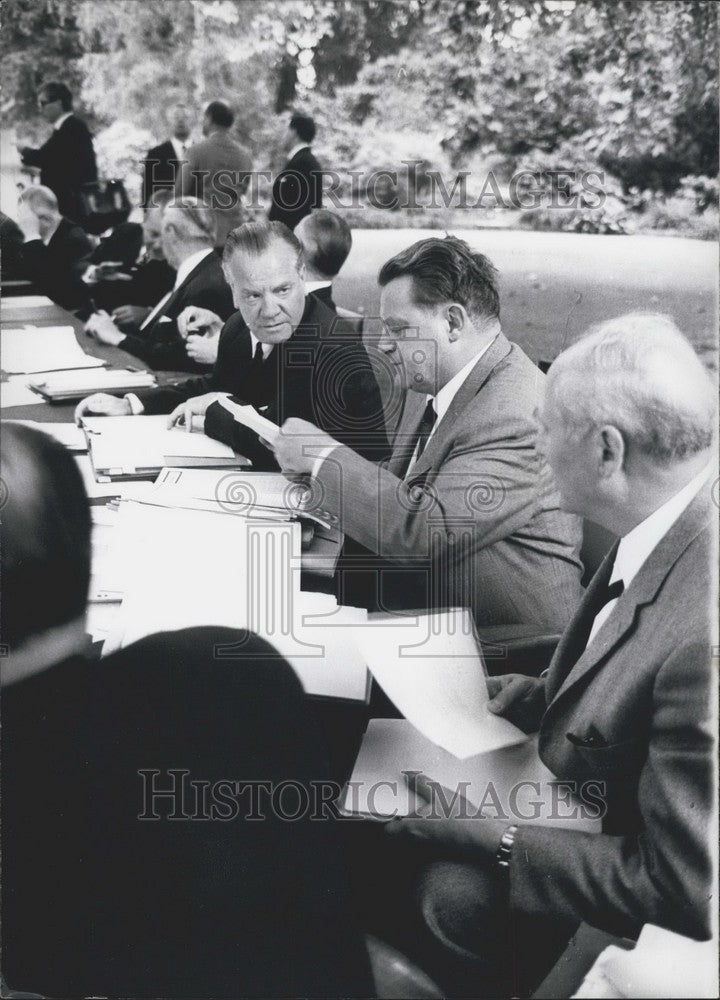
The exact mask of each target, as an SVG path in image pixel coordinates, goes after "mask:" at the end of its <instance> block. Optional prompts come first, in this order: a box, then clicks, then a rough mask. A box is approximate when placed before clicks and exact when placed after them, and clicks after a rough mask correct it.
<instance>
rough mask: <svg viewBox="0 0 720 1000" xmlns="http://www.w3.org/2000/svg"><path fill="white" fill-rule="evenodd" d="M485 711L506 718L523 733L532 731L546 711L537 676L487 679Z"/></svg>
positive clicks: (539, 679) (543, 693)
mask: <svg viewBox="0 0 720 1000" xmlns="http://www.w3.org/2000/svg"><path fill="white" fill-rule="evenodd" d="M487 688H488V694H489V696H490V700H489V701H488V704H487V707H488V711H489V712H492V713H493V715H500V716H502V717H503V718H505V719H508V720H509V721H510V722H512V723H513V725H515V726H517V727H518V728H519V729H522V731H523V732H525V733H531V732H535V731H536V730H537V729H538V728H539V726H540V720H541V718H542V714H543V712H544V711H545V683H544V681H543V680H542V679H541V678H539V677H525V676H524V675H523V674H504V675H503V676H502V677H488V678H487Z"/></svg>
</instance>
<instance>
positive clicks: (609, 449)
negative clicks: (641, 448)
mask: <svg viewBox="0 0 720 1000" xmlns="http://www.w3.org/2000/svg"><path fill="white" fill-rule="evenodd" d="M597 433H598V437H597V440H598V445H599V448H598V452H599V472H600V475H601V476H602V477H603V478H609V477H610V476H613V475H615V474H616V473H617V472H620V471H621V470H622V468H623V466H624V465H625V459H626V457H627V449H626V446H625V439H624V437H623V436H622V433H621V432H620V431H619V430H618V429H617V427H613V426H612V424H606V425H605V426H604V427H600V428H599V430H598V432H597Z"/></svg>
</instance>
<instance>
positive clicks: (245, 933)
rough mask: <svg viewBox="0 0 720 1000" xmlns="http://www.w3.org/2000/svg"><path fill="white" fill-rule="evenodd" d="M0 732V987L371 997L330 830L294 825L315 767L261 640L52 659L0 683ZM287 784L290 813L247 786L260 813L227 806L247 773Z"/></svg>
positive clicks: (190, 638) (241, 790)
mask: <svg viewBox="0 0 720 1000" xmlns="http://www.w3.org/2000/svg"><path fill="white" fill-rule="evenodd" d="M220 649H223V650H225V651H226V653H225V654H224V655H223V657H220V656H218V650H220ZM225 656H227V657H228V658H225ZM0 739H1V741H2V757H3V767H2V797H3V806H4V807H5V808H6V809H7V810H8V813H7V815H8V816H10V815H12V817H13V822H12V823H3V826H2V851H3V893H2V918H3V941H2V947H3V955H2V957H3V975H4V977H5V978H6V980H7V982H8V984H9V985H10V987H11V988H14V989H20V990H22V989H26V990H31V991H33V992H37V993H41V994H42V995H44V996H75V997H80V996H114V997H117V996H132V997H155V996H166V997H200V996H212V997H233V996H271V997H281V996H369V995H370V994H371V991H372V985H371V981H370V979H369V975H368V970H367V957H366V955H365V954H364V951H363V943H362V938H361V937H360V935H359V934H358V933H357V931H356V929H355V928H354V926H353V920H352V915H351V913H350V908H349V904H348V898H347V888H346V876H345V873H344V868H343V864H342V858H341V855H340V847H339V844H338V829H337V826H336V824H335V823H334V822H332V821H325V822H322V821H318V820H317V819H316V818H312V817H313V812H314V801H313V799H311V798H310V795H311V794H312V788H311V787H310V782H311V781H324V780H326V778H327V774H328V770H327V765H326V762H325V759H324V752H323V749H322V747H321V745H320V741H319V739H318V734H317V731H316V729H315V725H314V722H313V713H312V711H311V706H310V705H308V703H307V702H306V700H305V698H304V695H303V691H302V688H301V685H300V683H299V681H298V680H297V678H296V676H295V674H294V672H293V671H292V670H291V668H290V667H289V666H288V664H287V663H285V661H283V660H282V658H281V657H280V656H279V655H278V654H277V653H276V652H275V651H274V650H273V649H272V647H271V646H269V645H268V644H267V643H266V642H264V641H263V640H261V639H259V638H257V637H256V636H252V635H248V634H247V633H241V632H238V631H235V630H230V629H223V628H199V629H187V630H184V631H179V632H173V633H165V634H164V635H158V636H152V637H150V638H147V639H144V640H142V641H140V642H138V643H136V644H134V645H132V646H130V647H128V648H126V649H124V650H122V651H121V652H119V653H116V654H113V655H112V656H109V657H107V658H106V659H104V660H103V661H102V663H101V664H98V663H97V662H95V661H88V660H85V659H83V658H80V657H76V658H72V659H70V660H66V661H65V662H63V663H59V664H56V665H54V666H51V667H49V668H48V669H46V670H44V671H42V672H40V673H38V674H36V675H35V676H30V677H27V678H25V679H23V680H20V681H18V682H16V683H15V684H13V685H10V686H9V687H6V688H3V697H2V729H1V731H0ZM178 771H181V772H182V771H185V772H187V774H186V775H185V776H183V775H182V774H180V775H178V773H177V772H178ZM170 772H174V774H173V773H170ZM287 780H290V781H292V782H293V783H295V787H296V788H298V786H302V787H303V788H305V789H306V793H307V801H308V802H309V803H310V807H309V809H308V810H307V811H306V813H305V815H304V816H302V817H300V818H298V819H296V820H295V821H293V822H289V821H287V820H284V819H281V818H278V817H276V816H275V815H274V814H273V811H272V802H273V801H275V802H278V801H281V800H276V799H272V800H271V798H270V793H269V792H268V794H267V796H266V795H265V794H264V793H260V794H257V789H256V793H255V798H254V801H255V810H256V813H257V812H260V815H261V816H262V818H260V819H255V820H252V821H248V820H247V819H246V818H245V817H246V816H247V814H248V813H249V812H250V811H251V810H252V802H253V799H252V798H251V789H250V788H249V787H247V786H248V783H250V782H261V781H262V782H267V783H269V787H270V789H271V790H272V789H274V788H276V787H277V786H278V785H279V783H280V782H283V781H287ZM175 781H177V784H174V782H175ZM191 782H206V783H207V785H206V792H205V800H204V802H203V800H202V798H201V797H200V795H199V794H197V793H196V791H195V789H196V788H197V787H198V786H193V785H192V784H191ZM218 782H225V786H224V787H223V786H222V785H218V784H217V783H218ZM235 783H239V784H238V785H235ZM173 788H175V789H177V795H176V796H175V797H174V798H172V799H171V798H168V797H165V798H163V797H162V795H161V794H160V795H158V796H157V797H155V798H153V796H152V792H153V791H155V792H162V791H167V790H168V789H173ZM298 794H299V793H298ZM297 801H298V798H297V795H295V796H294V795H293V793H292V792H290V793H288V795H287V797H286V799H285V800H284V801H283V803H282V805H281V808H286V809H287V810H288V812H291V811H293V810H295V809H296V808H297ZM233 803H235V805H234V806H233ZM170 815H175V817H176V818H175V819H172V820H171V819H168V816H170ZM153 816H155V817H156V818H151V817H153ZM28 831H32V836H30V835H29V834H28Z"/></svg>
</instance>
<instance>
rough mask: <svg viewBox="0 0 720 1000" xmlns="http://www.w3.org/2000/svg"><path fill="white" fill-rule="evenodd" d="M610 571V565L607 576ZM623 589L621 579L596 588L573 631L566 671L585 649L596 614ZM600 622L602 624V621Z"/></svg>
mask: <svg viewBox="0 0 720 1000" xmlns="http://www.w3.org/2000/svg"><path fill="white" fill-rule="evenodd" d="M611 573H612V567H610V570H609V573H608V577H609V576H610V574H611ZM624 589H625V585H624V583H623V582H622V580H616V581H615V583H605V584H603V585H602V586H600V587H599V588H598V590H597V592H596V593H595V595H594V597H593V599H592V601H591V602H590V604H589V605H588V606H587V608H586V609H585V615H584V618H583V621H582V622H581V624H580V625H579V627H578V629H577V632H576V633H575V636H574V639H573V643H572V653H570V651H568V661H567V662H568V667H567V670H568V672H569V671H570V670H571V669H572V667H574V666H575V664H576V663H577V661H578V660H579V659H580V657H581V656H582V655H583V653H584V652H585V650H586V649H587V647H588V643H589V642H590V636H591V635H592V632H593V625H594V624H595V620H596V619H597V616H598V615H599V614H600V612H601V611H602V609H603V608H604V607H605V605H607V604H609V603H610V601H615V600H617V598H618V597H620V595H621V594H622V592H623V590H624ZM600 624H602V622H601V623H600ZM595 631H597V629H596V630H595Z"/></svg>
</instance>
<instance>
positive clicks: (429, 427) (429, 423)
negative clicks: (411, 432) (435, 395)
mask: <svg viewBox="0 0 720 1000" xmlns="http://www.w3.org/2000/svg"><path fill="white" fill-rule="evenodd" d="M433 402H434V400H433V399H430V400H428V404H427V406H426V407H425V412H424V413H423V416H422V420H421V421H420V424H419V426H418V433H417V442H418V443H417V452H416V453H415V462H417V461H418V459H419V458H420V456H421V455H422V453H423V452H424V451H425V445H426V444H427V443H428V438H429V437H430V435H431V434H432V432H433V428H434V427H435V424H436V423H437V413H436V412H435V408H434V406H433ZM413 464H414V463H413Z"/></svg>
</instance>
